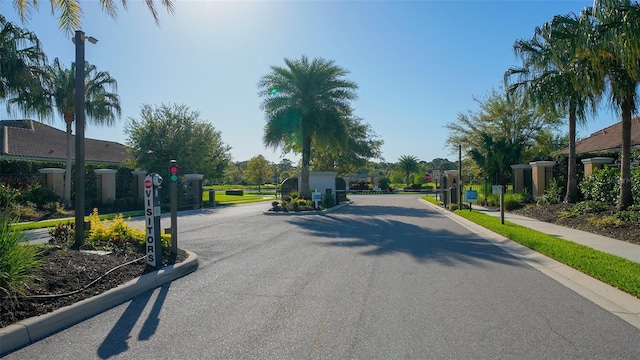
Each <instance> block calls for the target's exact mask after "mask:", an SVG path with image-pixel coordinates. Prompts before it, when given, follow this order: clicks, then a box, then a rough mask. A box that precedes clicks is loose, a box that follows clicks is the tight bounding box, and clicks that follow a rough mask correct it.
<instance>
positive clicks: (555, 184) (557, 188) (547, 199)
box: [537, 178, 564, 205]
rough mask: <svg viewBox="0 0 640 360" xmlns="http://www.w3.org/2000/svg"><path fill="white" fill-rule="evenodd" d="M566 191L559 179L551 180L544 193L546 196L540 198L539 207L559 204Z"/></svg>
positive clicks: (538, 200)
mask: <svg viewBox="0 0 640 360" xmlns="http://www.w3.org/2000/svg"><path fill="white" fill-rule="evenodd" d="M563 193H564V189H563V187H562V185H560V182H559V181H558V180H557V179H555V178H554V179H551V181H550V182H549V186H548V187H547V189H546V190H545V191H544V195H542V196H540V197H538V199H537V203H538V205H551V204H558V203H560V201H561V200H562V194H563Z"/></svg>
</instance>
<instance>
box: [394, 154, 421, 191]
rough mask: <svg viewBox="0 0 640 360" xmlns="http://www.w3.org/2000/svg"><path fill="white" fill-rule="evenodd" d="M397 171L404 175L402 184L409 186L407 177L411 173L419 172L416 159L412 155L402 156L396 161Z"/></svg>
mask: <svg viewBox="0 0 640 360" xmlns="http://www.w3.org/2000/svg"><path fill="white" fill-rule="evenodd" d="M397 166H398V170H399V171H402V172H403V173H404V174H405V177H404V182H405V183H406V184H407V186H409V176H410V175H411V173H414V172H417V171H418V170H420V166H419V165H418V158H417V157H415V156H412V155H402V156H400V159H398V165H397Z"/></svg>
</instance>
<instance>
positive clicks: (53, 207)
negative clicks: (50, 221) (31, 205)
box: [42, 201, 69, 216]
mask: <svg viewBox="0 0 640 360" xmlns="http://www.w3.org/2000/svg"><path fill="white" fill-rule="evenodd" d="M42 209H43V210H46V211H48V212H49V213H50V214H55V215H60V216H65V215H68V214H69V212H68V211H67V210H65V208H64V207H63V206H62V205H61V204H60V203H59V202H57V201H54V202H50V203H46V204H44V205H43V206H42Z"/></svg>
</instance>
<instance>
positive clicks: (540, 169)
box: [529, 161, 556, 199]
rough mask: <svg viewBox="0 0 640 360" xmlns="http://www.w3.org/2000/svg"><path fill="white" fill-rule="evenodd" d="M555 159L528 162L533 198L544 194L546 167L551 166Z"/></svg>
mask: <svg viewBox="0 0 640 360" xmlns="http://www.w3.org/2000/svg"><path fill="white" fill-rule="evenodd" d="M555 164H556V162H555V161H535V162H530V163H529V165H531V177H532V180H533V191H532V194H531V195H533V198H534V199H535V198H536V197H538V196H542V195H544V191H545V190H546V189H547V185H549V184H548V183H547V180H548V179H547V169H548V168H553V165H555Z"/></svg>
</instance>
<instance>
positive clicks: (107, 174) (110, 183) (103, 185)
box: [93, 169, 118, 204]
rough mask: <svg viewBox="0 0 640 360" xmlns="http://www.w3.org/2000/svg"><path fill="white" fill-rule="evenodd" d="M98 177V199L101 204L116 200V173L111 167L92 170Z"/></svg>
mask: <svg viewBox="0 0 640 360" xmlns="http://www.w3.org/2000/svg"><path fill="white" fill-rule="evenodd" d="M93 172H95V173H96V175H98V176H99V177H100V181H99V183H100V189H98V201H99V203H101V204H107V203H112V202H114V201H115V200H116V173H117V172H118V170H113V169H96V170H93Z"/></svg>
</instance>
